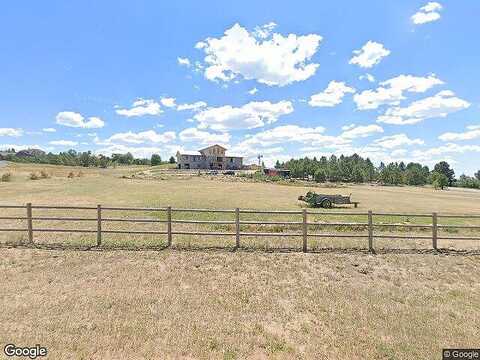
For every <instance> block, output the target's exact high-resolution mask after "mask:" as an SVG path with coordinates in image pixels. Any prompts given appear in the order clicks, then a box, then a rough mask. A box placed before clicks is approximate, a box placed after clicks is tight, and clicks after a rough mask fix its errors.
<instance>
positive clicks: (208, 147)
mask: <svg viewBox="0 0 480 360" xmlns="http://www.w3.org/2000/svg"><path fill="white" fill-rule="evenodd" d="M214 146H218V147H220V148H222V149H223V150H227V149H226V148H224V147H223V146H221V145H218V144H215V145H210V146H207V147H206V148H203V149H200V150H198V151H203V150H207V149H210V148H212V147H214Z"/></svg>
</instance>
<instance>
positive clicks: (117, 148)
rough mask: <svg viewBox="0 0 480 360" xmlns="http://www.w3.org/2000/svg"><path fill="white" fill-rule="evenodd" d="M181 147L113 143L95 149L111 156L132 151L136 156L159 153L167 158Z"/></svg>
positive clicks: (142, 156)
mask: <svg viewBox="0 0 480 360" xmlns="http://www.w3.org/2000/svg"><path fill="white" fill-rule="evenodd" d="M180 149H181V148H180V147H178V146H169V145H164V146H162V147H158V146H139V147H136V146H127V145H123V144H112V145H109V146H107V147H104V148H100V149H98V150H96V151H95V154H103V155H107V156H111V155H112V154H126V153H127V152H129V153H131V154H132V155H133V156H134V157H136V158H149V157H151V156H152V155H153V154H159V155H161V156H162V158H164V159H166V158H168V157H170V156H172V155H175V153H176V152H177V150H180Z"/></svg>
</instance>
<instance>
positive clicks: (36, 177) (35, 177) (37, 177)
mask: <svg viewBox="0 0 480 360" xmlns="http://www.w3.org/2000/svg"><path fill="white" fill-rule="evenodd" d="M29 178H30V180H38V179H40V177H39V176H38V174H37V173H35V172H32V173H30V176H29Z"/></svg>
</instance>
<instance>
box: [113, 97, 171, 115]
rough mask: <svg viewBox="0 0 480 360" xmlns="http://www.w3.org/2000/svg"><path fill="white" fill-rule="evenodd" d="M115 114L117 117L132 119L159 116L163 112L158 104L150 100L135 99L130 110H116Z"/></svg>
mask: <svg viewBox="0 0 480 360" xmlns="http://www.w3.org/2000/svg"><path fill="white" fill-rule="evenodd" d="M115 112H116V113H117V114H118V115H122V116H127V117H133V116H145V115H153V116H155V115H160V114H161V113H162V112H163V110H162V109H161V107H160V104H159V103H158V102H156V101H155V100H152V99H137V100H136V101H135V102H134V103H133V104H132V107H131V108H130V109H117V110H115Z"/></svg>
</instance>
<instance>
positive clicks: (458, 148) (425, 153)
mask: <svg viewBox="0 0 480 360" xmlns="http://www.w3.org/2000/svg"><path fill="white" fill-rule="evenodd" d="M473 152H480V145H458V144H455V143H448V144H446V145H443V146H439V147H435V148H430V149H427V150H422V151H420V150H415V151H414V152H413V156H415V157H417V158H418V159H429V158H431V157H432V156H439V155H444V154H454V153H457V154H463V153H473Z"/></svg>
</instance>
